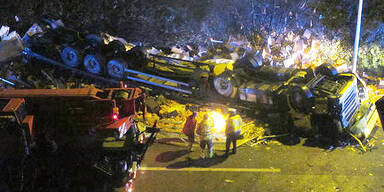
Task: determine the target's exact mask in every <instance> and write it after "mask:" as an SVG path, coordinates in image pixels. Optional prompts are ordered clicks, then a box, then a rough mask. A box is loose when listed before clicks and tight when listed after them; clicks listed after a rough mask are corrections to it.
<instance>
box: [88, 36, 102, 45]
mask: <svg viewBox="0 0 384 192" xmlns="http://www.w3.org/2000/svg"><path fill="white" fill-rule="evenodd" d="M85 40H86V41H87V42H88V43H89V44H90V45H91V46H92V47H98V46H101V45H103V43H104V42H103V41H104V40H103V38H102V37H100V35H97V34H88V35H87V36H85Z"/></svg>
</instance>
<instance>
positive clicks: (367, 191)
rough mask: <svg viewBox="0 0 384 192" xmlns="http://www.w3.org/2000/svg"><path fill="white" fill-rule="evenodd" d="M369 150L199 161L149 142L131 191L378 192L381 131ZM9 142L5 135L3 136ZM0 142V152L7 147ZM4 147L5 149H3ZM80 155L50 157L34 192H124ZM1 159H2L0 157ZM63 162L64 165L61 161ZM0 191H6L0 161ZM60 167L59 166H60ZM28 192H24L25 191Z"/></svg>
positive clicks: (281, 151) (261, 152) (252, 153)
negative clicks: (82, 160) (114, 187)
mask: <svg viewBox="0 0 384 192" xmlns="http://www.w3.org/2000/svg"><path fill="white" fill-rule="evenodd" d="M376 137H377V139H376V145H375V148H374V149H372V151H369V152H366V153H361V152H359V151H357V150H355V151H353V150H352V147H347V148H337V149H334V150H328V149H324V148H321V147H319V146H308V142H306V141H305V140H303V139H302V140H301V142H300V143H299V144H295V145H278V144H269V145H258V146H255V147H250V146H249V145H243V146H241V147H240V148H239V150H238V153H237V154H235V155H230V156H229V157H228V158H226V157H223V156H222V155H223V152H222V151H217V152H216V157H214V158H212V159H201V158H200V157H199V155H200V154H199V149H198V148H194V152H191V153H187V151H186V150H185V147H180V146H172V145H167V144H159V143H155V144H153V145H152V146H151V147H150V148H149V150H148V153H147V154H146V157H145V160H144V161H143V163H142V166H141V167H142V169H141V170H140V171H139V172H138V177H137V180H136V181H135V183H134V190H133V191H136V192H159V191H172V192H178V191H186V192H188V191H193V192H195V191H197V192H205V191H220V192H232V191H234V192H238V191H239V192H241V191H244V192H249V191H251V192H253V191H256V192H258V191H262V192H264V191H276V192H285V191H287V192H291V191H293V192H296V191H297V192H333V191H334V192H360V191H361V192H374V191H377V192H382V191H384V182H383V181H384V137H383V132H382V130H381V129H380V131H379V132H378V134H376ZM3 138H8V139H7V140H14V139H11V138H10V137H9V136H7V137H3ZM4 141H5V140H4V139H3V140H1V141H0V143H1V144H2V145H0V146H1V147H0V151H3V150H4V149H5V148H7V146H10V145H3V142H4ZM3 148H4V149H3ZM8 148H9V147H8ZM78 156H79V155H75V154H74V153H73V151H72V152H71V153H69V155H63V156H57V157H50V159H51V160H49V159H48V160H47V161H49V163H48V164H49V165H51V166H50V167H51V168H50V167H46V168H45V169H40V171H39V172H38V173H39V175H40V176H39V177H38V179H37V181H38V183H37V182H36V183H35V184H34V186H35V189H41V190H39V191H55V192H56V191H81V192H86V191H92V192H96V191H100V192H107V191H124V190H123V188H118V189H112V188H111V184H109V183H110V182H109V181H107V180H106V177H105V176H103V174H100V173H99V172H97V171H95V170H94V169H91V168H87V166H84V165H81V164H79V159H78ZM0 160H1V158H0ZM64 162H65V163H64ZM0 165H1V166H0V168H1V172H0V192H2V191H9V190H6V186H5V185H4V178H5V177H4V174H3V173H4V170H5V167H4V166H7V164H4V162H3V161H0ZM63 165H64V166H63ZM26 191H28V189H26Z"/></svg>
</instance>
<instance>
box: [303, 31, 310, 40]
mask: <svg viewBox="0 0 384 192" xmlns="http://www.w3.org/2000/svg"><path fill="white" fill-rule="evenodd" d="M303 37H305V38H306V39H309V38H311V31H309V30H308V29H306V30H305V31H304V34H303Z"/></svg>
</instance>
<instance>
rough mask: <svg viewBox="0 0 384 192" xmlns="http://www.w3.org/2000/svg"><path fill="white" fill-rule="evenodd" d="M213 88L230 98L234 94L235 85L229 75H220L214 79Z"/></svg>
mask: <svg viewBox="0 0 384 192" xmlns="http://www.w3.org/2000/svg"><path fill="white" fill-rule="evenodd" d="M213 87H214V88H215V91H216V92H217V93H218V94H219V95H221V96H225V97H230V96H231V95H232V93H233V92H234V86H233V83H232V81H231V79H230V77H229V76H228V75H225V74H224V75H218V76H216V77H214V78H213Z"/></svg>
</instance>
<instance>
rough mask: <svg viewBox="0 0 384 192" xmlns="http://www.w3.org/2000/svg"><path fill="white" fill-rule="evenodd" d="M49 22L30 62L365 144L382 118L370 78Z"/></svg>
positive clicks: (34, 41)
mask: <svg viewBox="0 0 384 192" xmlns="http://www.w3.org/2000/svg"><path fill="white" fill-rule="evenodd" d="M45 21H46V23H45V25H46V27H45V29H44V32H42V33H37V34H35V35H33V36H31V37H30V40H29V41H28V42H29V43H28V48H27V49H26V51H24V54H25V55H26V56H27V58H28V57H32V58H35V59H39V60H43V61H46V62H48V63H53V64H55V63H57V62H56V61H55V60H60V62H62V63H64V65H65V66H66V67H70V68H77V69H79V70H83V71H85V72H87V73H90V74H93V75H98V76H104V77H106V78H111V79H116V80H127V81H135V82H137V83H144V84H146V85H150V86H153V87H156V88H164V89H167V90H171V91H175V92H178V93H182V94H185V95H189V96H191V97H192V98H193V97H196V96H197V97H200V98H201V97H203V98H205V99H207V98H208V99H209V101H213V100H214V101H220V102H223V101H224V103H228V102H229V103H235V104H240V105H241V106H246V107H247V108H250V109H252V110H253V111H263V112H264V114H278V116H279V117H278V119H279V120H280V121H279V124H280V125H279V127H280V128H281V129H278V130H279V131H285V132H287V131H288V132H302V133H303V134H304V135H323V136H326V137H331V138H335V139H340V137H342V136H345V135H353V136H355V137H358V138H362V139H367V138H369V137H370V136H371V135H372V133H374V132H375V131H374V130H375V127H376V126H375V125H376V121H377V119H378V114H377V110H376V106H375V103H374V101H372V100H370V98H369V97H368V93H367V88H366V86H365V83H364V81H363V80H361V79H360V78H359V76H358V75H357V74H353V73H348V72H342V71H340V70H339V71H338V69H337V68H335V67H333V66H331V65H329V64H323V65H321V66H320V67H317V68H316V69H315V70H312V69H307V70H299V69H292V68H278V67H272V66H263V63H262V57H261V56H260V54H254V55H252V54H250V55H247V56H245V57H243V58H242V59H240V60H238V61H236V62H233V61H222V63H220V62H211V61H201V62H196V61H185V60H182V59H175V58H170V57H167V56H164V55H162V54H161V53H160V54H157V55H156V54H151V53H150V52H148V50H149V48H144V47H139V46H134V45H132V44H129V43H126V42H124V41H121V40H118V39H115V40H113V41H109V42H108V43H104V42H103V38H101V37H100V36H97V35H92V34H91V35H89V34H83V33H79V32H77V31H74V30H70V29H68V28H65V27H60V26H56V25H55V24H54V22H53V21H51V20H45ZM52 53H53V54H52ZM44 55H53V58H54V59H53V60H52V59H49V58H47V57H45V56H44ZM265 112H266V113H265ZM267 116H268V115H267ZM267 119H268V118H267Z"/></svg>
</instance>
